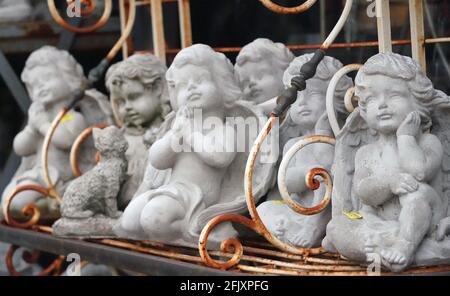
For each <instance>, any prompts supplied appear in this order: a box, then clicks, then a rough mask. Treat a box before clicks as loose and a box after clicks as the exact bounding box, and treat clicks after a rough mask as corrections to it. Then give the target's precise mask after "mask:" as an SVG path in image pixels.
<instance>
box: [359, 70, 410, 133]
mask: <svg viewBox="0 0 450 296" xmlns="http://www.w3.org/2000/svg"><path fill="white" fill-rule="evenodd" d="M360 89H361V91H360V94H359V96H360V100H362V101H363V102H365V104H366V111H365V113H366V114H365V120H366V122H367V124H368V125H369V127H370V128H372V129H374V130H376V131H379V132H381V133H393V132H396V130H397V128H398V127H399V126H400V124H401V123H402V122H403V121H404V120H405V118H406V116H407V115H408V114H409V113H411V112H412V111H414V110H415V109H416V108H415V106H414V98H413V96H412V94H411V92H410V90H409V89H408V85H407V84H406V82H405V81H403V80H402V79H399V78H390V77H388V76H385V75H370V77H368V78H367V79H365V81H364V86H363V87H361V86H360Z"/></svg>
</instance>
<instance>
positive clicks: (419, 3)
mask: <svg viewBox="0 0 450 296" xmlns="http://www.w3.org/2000/svg"><path fill="white" fill-rule="evenodd" d="M409 19H410V21H409V23H410V27H411V41H412V43H411V52H412V57H413V59H414V60H416V61H417V62H418V63H419V65H420V66H421V67H422V70H423V71H425V72H426V68H427V61H426V56H425V29H424V18H423V0H409Z"/></svg>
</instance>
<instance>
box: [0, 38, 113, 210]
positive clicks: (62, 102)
mask: <svg viewBox="0 0 450 296" xmlns="http://www.w3.org/2000/svg"><path fill="white" fill-rule="evenodd" d="M22 81H23V82H24V83H25V86H26V88H27V90H28V93H29V95H30V98H31V100H32V104H31V106H30V108H29V110H28V123H27V125H26V126H25V128H24V129H23V130H22V131H21V132H20V133H19V134H18V135H17V136H16V137H15V139H14V151H15V153H17V154H18V155H19V156H21V157H22V163H21V165H20V167H19V169H18V170H17V172H16V173H15V175H14V177H13V178H12V180H11V182H10V183H9V185H8V186H7V187H6V189H5V191H4V192H3V197H2V199H3V201H5V199H6V196H8V195H9V194H10V192H12V191H13V190H14V188H15V187H17V186H20V185H29V184H34V185H40V186H43V187H47V184H46V183H45V181H44V177H43V172H42V171H43V169H42V166H41V154H42V153H43V151H42V143H43V141H44V137H45V135H46V134H47V131H48V130H49V128H50V125H51V122H52V120H53V119H54V118H55V117H56V115H57V114H58V113H59V111H60V110H61V109H62V108H63V107H65V106H66V105H68V104H69V103H70V102H69V99H70V97H71V93H72V92H73V91H75V90H77V89H80V88H81V87H83V85H85V84H86V83H87V79H86V78H85V76H84V74H83V69H82V67H81V66H80V65H79V64H78V63H77V62H76V60H75V59H74V58H73V57H72V56H71V55H70V54H69V52H67V51H64V50H59V49H57V48H55V47H52V46H44V47H42V48H40V49H38V50H36V51H34V52H33V53H32V54H31V55H30V56H29V58H28V59H27V61H26V64H25V69H24V70H23V72H22ZM100 123H103V124H112V123H113V117H112V111H111V108H110V105H109V103H108V100H107V98H106V96H104V95H103V94H101V93H99V92H98V91H96V90H94V89H91V90H87V91H86V96H85V98H84V99H83V100H82V101H81V102H80V103H79V104H78V105H77V106H76V108H75V109H74V110H72V111H70V112H69V113H67V114H66V116H65V117H64V118H63V119H62V121H61V123H60V125H59V126H58V128H57V129H56V131H55V134H54V136H53V140H52V142H51V145H50V147H49V173H50V177H51V180H52V181H53V182H54V184H55V185H56V189H57V191H58V192H59V193H60V194H62V193H63V192H64V189H65V188H66V186H67V184H68V183H69V181H70V180H72V179H73V178H74V175H73V173H72V170H71V167H70V149H71V146H72V144H73V142H74V140H75V139H76V138H77V136H78V135H79V134H80V133H81V132H82V131H83V130H84V129H85V128H87V127H88V126H92V125H95V124H100ZM91 144H92V143H91ZM93 151H94V147H93V145H85V147H84V148H83V149H82V151H81V153H80V163H81V165H82V167H84V168H85V167H86V166H88V165H89V166H92V165H93V164H94V157H92V155H93V154H94V152H93ZM30 203H31V204H35V205H37V206H38V207H39V208H40V210H41V215H42V216H43V217H49V218H50V217H57V216H58V215H59V212H58V208H57V204H56V203H55V200H54V199H49V198H46V197H45V196H42V195H41V194H39V193H37V192H34V191H24V192H21V193H19V194H18V195H17V196H16V198H14V199H13V201H12V203H11V213H12V214H13V215H14V216H21V215H22V213H21V210H22V208H23V207H24V206H25V205H27V204H30Z"/></svg>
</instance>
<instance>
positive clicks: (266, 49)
mask: <svg viewBox="0 0 450 296" xmlns="http://www.w3.org/2000/svg"><path fill="white" fill-rule="evenodd" d="M293 59H294V55H293V54H292V52H291V51H290V50H289V49H288V48H287V47H286V46H285V45H284V44H282V43H278V42H277V43H275V42H273V41H272V40H269V39H266V38H258V39H256V40H254V41H253V42H251V43H249V44H247V45H245V46H244V47H243V48H242V49H241V51H240V52H239V55H238V56H237V58H236V64H235V66H234V69H235V75H236V78H237V79H238V81H240V80H241V78H240V74H239V70H240V68H241V67H242V66H243V65H244V64H245V63H247V62H255V63H257V62H262V61H268V62H270V63H271V65H272V67H273V68H274V70H276V69H278V70H279V71H281V72H283V71H284V70H285V69H286V68H287V67H288V66H289V63H290V62H291V61H292V60H293Z"/></svg>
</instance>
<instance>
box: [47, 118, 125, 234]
mask: <svg viewBox="0 0 450 296" xmlns="http://www.w3.org/2000/svg"><path fill="white" fill-rule="evenodd" d="M93 136H94V141H95V147H96V148H97V150H98V151H99V153H100V161H99V163H98V164H97V165H96V166H95V167H94V168H93V169H91V170H90V171H88V172H87V173H86V174H84V175H83V176H81V177H79V178H77V179H75V180H74V181H73V182H72V183H71V184H70V185H69V187H68V188H67V190H66V192H65V194H64V197H63V201H62V204H61V216H62V218H61V219H60V220H58V221H57V222H56V223H55V224H54V226H53V230H54V233H55V235H57V236H77V237H86V236H88V237H90V236H110V235H111V234H109V233H110V231H109V230H108V229H109V228H110V226H112V223H113V222H114V221H115V219H116V218H118V217H119V216H120V215H121V212H120V211H118V209H117V195H118V194H119V191H120V186H121V184H122V183H123V182H124V181H125V178H126V172H127V166H128V165H127V160H126V157H125V152H126V151H127V148H128V143H127V141H126V140H125V138H124V136H123V133H122V132H121V131H120V130H119V129H118V128H117V127H114V126H111V127H108V128H105V129H103V130H100V129H94V131H93Z"/></svg>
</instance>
